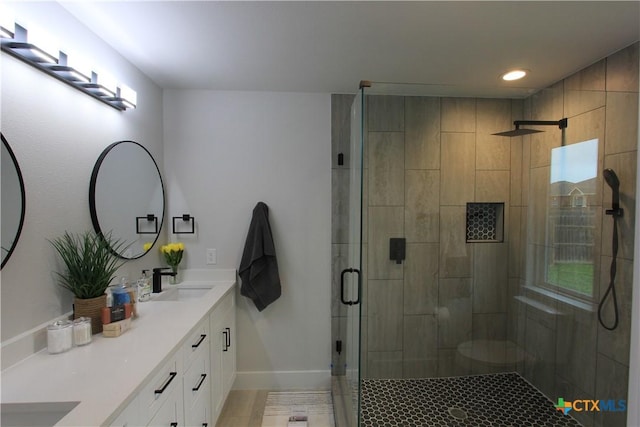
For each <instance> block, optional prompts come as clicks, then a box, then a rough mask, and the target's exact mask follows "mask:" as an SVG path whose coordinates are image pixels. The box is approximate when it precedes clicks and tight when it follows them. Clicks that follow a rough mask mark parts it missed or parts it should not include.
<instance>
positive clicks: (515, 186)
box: [509, 137, 528, 206]
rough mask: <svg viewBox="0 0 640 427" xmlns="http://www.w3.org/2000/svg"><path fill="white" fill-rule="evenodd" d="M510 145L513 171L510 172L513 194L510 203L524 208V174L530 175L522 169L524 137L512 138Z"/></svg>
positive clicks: (510, 196)
mask: <svg viewBox="0 0 640 427" xmlns="http://www.w3.org/2000/svg"><path fill="white" fill-rule="evenodd" d="M509 143H510V144H511V169H510V170H509V173H510V176H509V179H510V186H509V189H510V191H511V193H510V195H509V203H510V204H511V206H522V193H523V189H522V183H523V182H524V181H523V179H522V174H523V173H525V172H526V173H527V174H528V171H524V170H523V168H522V150H523V143H522V137H520V138H511V140H510V141H509Z"/></svg>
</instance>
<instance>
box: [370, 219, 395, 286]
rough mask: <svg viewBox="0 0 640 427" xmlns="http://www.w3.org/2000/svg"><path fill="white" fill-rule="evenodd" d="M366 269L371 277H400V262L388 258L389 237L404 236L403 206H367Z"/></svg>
mask: <svg viewBox="0 0 640 427" xmlns="http://www.w3.org/2000/svg"><path fill="white" fill-rule="evenodd" d="M368 234H369V239H368V248H369V251H368V258H369V260H368V263H367V266H368V269H369V280H371V279H402V264H396V262H395V261H393V260H390V259H389V239H390V238H392V237H403V236H404V208H402V207H373V208H369V232H368Z"/></svg>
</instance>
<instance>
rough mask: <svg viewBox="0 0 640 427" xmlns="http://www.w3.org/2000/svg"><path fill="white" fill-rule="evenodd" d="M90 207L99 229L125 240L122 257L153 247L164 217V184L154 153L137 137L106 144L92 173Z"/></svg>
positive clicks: (94, 222)
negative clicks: (136, 139) (132, 139)
mask: <svg viewBox="0 0 640 427" xmlns="http://www.w3.org/2000/svg"><path fill="white" fill-rule="evenodd" d="M89 210H90V212H91V221H92V222H93V228H94V229H95V231H96V232H97V233H99V234H102V235H107V234H111V237H112V239H114V240H116V241H120V242H123V243H124V246H125V249H124V250H122V251H121V252H116V253H117V255H118V256H120V257H121V258H125V259H136V258H140V257H141V256H143V255H144V254H145V253H146V252H147V251H148V250H150V249H151V247H152V246H153V245H154V244H155V242H156V240H157V239H158V236H159V234H160V229H161V228H162V221H163V218H164V185H163V183H162V176H160V169H158V165H157V164H156V161H155V160H154V159H153V156H152V155H151V153H149V151H147V149H146V148H144V147H143V146H142V145H140V144H138V143H137V142H134V141H120V142H115V143H113V144H111V145H110V146H108V147H107V148H105V150H104V151H103V152H102V154H100V157H99V158H98V161H97V162H96V164H95V166H94V167H93V172H92V173H91V182H90V184H89Z"/></svg>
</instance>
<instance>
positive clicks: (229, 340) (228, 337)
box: [224, 328, 231, 348]
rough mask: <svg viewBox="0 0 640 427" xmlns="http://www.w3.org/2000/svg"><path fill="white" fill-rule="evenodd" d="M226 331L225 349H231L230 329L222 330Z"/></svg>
mask: <svg viewBox="0 0 640 427" xmlns="http://www.w3.org/2000/svg"><path fill="white" fill-rule="evenodd" d="M224 329H225V330H226V331H227V343H226V344H227V348H229V347H231V329H229V328H224Z"/></svg>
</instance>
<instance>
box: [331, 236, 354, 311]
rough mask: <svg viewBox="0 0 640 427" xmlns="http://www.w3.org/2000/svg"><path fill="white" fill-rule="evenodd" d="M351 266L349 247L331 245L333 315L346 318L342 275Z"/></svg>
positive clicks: (345, 245) (346, 245)
mask: <svg viewBox="0 0 640 427" xmlns="http://www.w3.org/2000/svg"><path fill="white" fill-rule="evenodd" d="M348 267H350V265H349V245H348V244H345V243H343V244H335V243H334V244H332V245H331V315H332V316H346V315H347V307H346V306H345V305H343V304H341V302H340V273H341V272H342V270H344V269H345V268H348Z"/></svg>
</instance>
